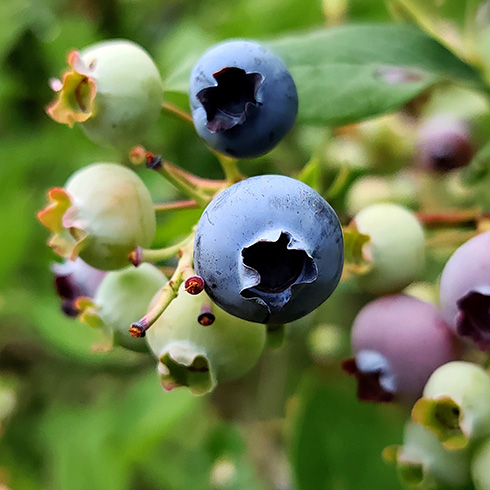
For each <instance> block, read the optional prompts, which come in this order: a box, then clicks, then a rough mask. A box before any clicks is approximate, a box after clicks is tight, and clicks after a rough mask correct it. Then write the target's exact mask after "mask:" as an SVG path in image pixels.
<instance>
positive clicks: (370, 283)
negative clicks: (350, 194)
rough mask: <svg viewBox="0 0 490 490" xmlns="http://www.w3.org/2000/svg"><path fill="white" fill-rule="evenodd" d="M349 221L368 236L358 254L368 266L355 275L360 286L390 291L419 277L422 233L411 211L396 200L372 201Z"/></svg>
mask: <svg viewBox="0 0 490 490" xmlns="http://www.w3.org/2000/svg"><path fill="white" fill-rule="evenodd" d="M353 222H354V225H355V227H356V228H357V230H358V231H359V232H360V233H362V234H364V235H367V236H369V238H370V239H369V241H368V242H367V243H365V244H364V245H363V249H362V254H363V256H364V258H365V259H366V260H367V261H369V262H371V265H372V267H371V268H370V270H369V272H367V273H366V274H364V275H360V276H358V279H357V280H358V284H359V286H360V287H361V289H364V290H365V291H368V292H370V293H373V294H388V293H394V292H398V291H400V290H402V289H403V288H404V287H406V286H408V285H409V284H410V283H411V282H413V281H414V280H415V279H417V278H418V277H419V275H420V274H421V273H422V271H423V268H424V265H425V236H424V230H423V228H422V226H421V224H420V223H419V222H418V220H417V218H416V217H415V215H414V214H413V213H412V212H410V211H408V210H407V209H405V208H403V207H402V206H399V205H397V204H392V203H378V204H372V205H370V206H368V207H367V208H364V209H363V210H362V211H361V212H359V213H358V214H357V215H356V216H355V217H354V219H353Z"/></svg>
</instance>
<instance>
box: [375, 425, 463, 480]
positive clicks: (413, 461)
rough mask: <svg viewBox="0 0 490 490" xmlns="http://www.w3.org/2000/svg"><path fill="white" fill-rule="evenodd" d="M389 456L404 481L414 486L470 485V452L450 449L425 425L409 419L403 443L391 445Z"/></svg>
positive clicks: (386, 456)
mask: <svg viewBox="0 0 490 490" xmlns="http://www.w3.org/2000/svg"><path fill="white" fill-rule="evenodd" d="M383 456H384V457H385V459H388V460H389V461H391V462H393V463H395V464H396V466H397V470H398V475H399V477H400V480H401V481H402V482H403V483H404V484H405V485H406V486H407V487H410V488H434V489H435V488H448V489H450V488H454V489H457V488H460V489H461V488H467V487H468V486H469V485H470V453H469V451H466V450H460V451H447V450H446V449H445V448H444V447H443V445H442V444H441V443H440V441H439V440H438V439H437V437H436V436H435V435H434V434H433V433H432V432H431V431H429V430H427V429H426V428H425V427H422V426H421V425H419V424H415V423H414V422H412V421H409V422H407V423H406V424H405V429H404V431H403V446H389V447H387V448H386V449H385V451H383Z"/></svg>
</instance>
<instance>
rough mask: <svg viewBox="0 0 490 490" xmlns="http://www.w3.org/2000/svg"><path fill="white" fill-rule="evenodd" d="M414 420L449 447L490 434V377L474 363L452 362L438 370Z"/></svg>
mask: <svg viewBox="0 0 490 490" xmlns="http://www.w3.org/2000/svg"><path fill="white" fill-rule="evenodd" d="M412 420H413V421H414V422H416V423H418V424H420V425H423V426H424V427H427V429H429V430H430V431H432V432H433V433H434V434H435V435H436V436H437V438H438V439H439V440H440V441H441V442H442V444H443V446H444V447H445V448H446V449H449V450H456V449H462V448H465V447H467V446H468V445H471V444H473V443H474V442H476V441H477V440H481V438H483V437H488V436H490V376H489V374H488V372H487V371H486V370H485V369H484V368H482V367H481V366H478V365H477V364H473V363H472V362H466V361H454V362H448V363H446V364H444V365H442V366H440V367H439V368H438V369H436V370H435V371H434V372H433V373H432V375H431V377H430V378H429V380H428V381H427V384H426V385H425V388H424V396H423V397H422V398H420V400H418V401H417V403H416V404H415V405H414V406H413V409H412Z"/></svg>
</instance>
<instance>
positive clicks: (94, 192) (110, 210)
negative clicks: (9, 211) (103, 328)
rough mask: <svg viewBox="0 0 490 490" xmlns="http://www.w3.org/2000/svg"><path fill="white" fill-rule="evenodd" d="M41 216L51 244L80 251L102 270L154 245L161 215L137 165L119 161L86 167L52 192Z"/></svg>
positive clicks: (63, 252) (72, 254) (63, 251)
mask: <svg viewBox="0 0 490 490" xmlns="http://www.w3.org/2000/svg"><path fill="white" fill-rule="evenodd" d="M48 195H49V199H50V200H51V203H50V204H49V205H48V206H47V207H46V208H45V209H43V210H42V211H40V212H39V213H38V219H39V220H40V221H41V223H42V224H43V225H44V226H46V228H48V229H49V230H50V231H51V232H52V236H51V239H50V241H49V245H50V246H51V247H53V248H54V250H55V252H56V253H57V254H58V255H60V256H61V257H64V258H67V259H68V258H69V259H72V260H73V259H75V258H76V257H78V256H80V257H81V258H82V259H83V260H84V261H85V262H87V264H89V265H91V266H92V267H95V268H97V269H101V270H114V269H120V268H122V267H125V266H127V265H128V264H129V259H128V255H129V253H130V252H131V251H132V250H134V249H135V248H136V247H137V246H141V247H149V246H150V245H151V242H152V240H153V237H154V236H155V231H156V218H155V210H154V207H153V202H152V200H151V196H150V193H149V191H148V189H147V188H146V187H145V185H144V184H143V182H142V181H141V179H140V178H139V177H138V176H137V175H136V174H135V173H134V172H133V171H132V170H129V169H128V168H126V167H123V166H122V165H117V164H115V163H94V164H92V165H89V166H87V167H84V168H82V169H81V170H79V171H78V172H76V173H75V174H73V175H72V176H71V177H70V179H68V181H67V183H66V185H65V188H64V189H61V188H54V189H51V191H50V192H49V194H48Z"/></svg>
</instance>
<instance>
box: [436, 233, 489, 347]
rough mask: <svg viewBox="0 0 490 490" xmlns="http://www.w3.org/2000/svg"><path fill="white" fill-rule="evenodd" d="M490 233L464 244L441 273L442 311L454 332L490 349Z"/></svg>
mask: <svg viewBox="0 0 490 490" xmlns="http://www.w3.org/2000/svg"><path fill="white" fill-rule="evenodd" d="M489 250H490V232H488V231H487V232H485V233H482V234H480V235H477V236H475V237H473V238H472V239H470V240H468V241H467V242H466V243H464V244H463V245H461V246H460V247H459V248H458V249H457V250H456V251H455V252H454V254H453V255H452V256H451V258H450V259H449V260H448V261H447V263H446V265H445V266H444V269H443V271H442V275H441V285H440V304H441V314H442V315H443V316H444V318H445V319H446V321H447V322H448V324H449V325H450V326H451V327H452V328H453V329H454V331H455V332H456V333H457V334H458V335H461V336H463V337H469V338H470V339H472V340H473V341H474V342H476V344H477V345H478V347H479V348H480V349H481V350H489V349H490V313H489V308H490V256H489Z"/></svg>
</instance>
